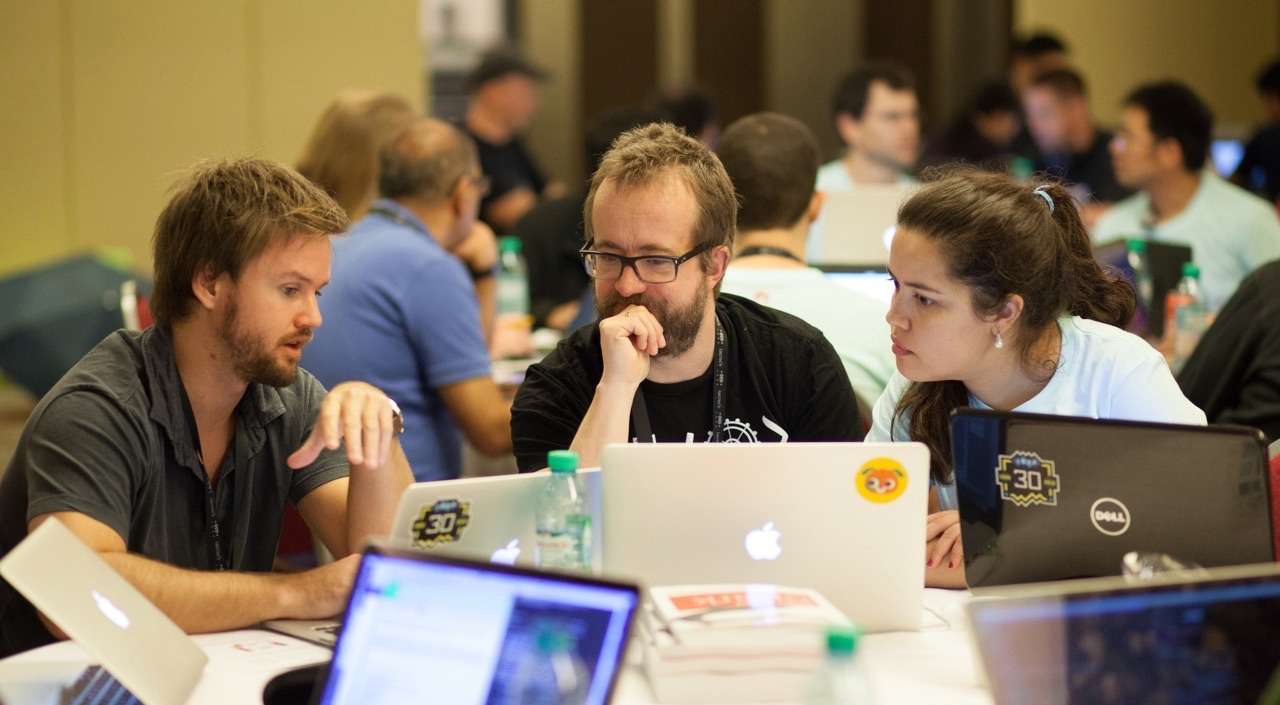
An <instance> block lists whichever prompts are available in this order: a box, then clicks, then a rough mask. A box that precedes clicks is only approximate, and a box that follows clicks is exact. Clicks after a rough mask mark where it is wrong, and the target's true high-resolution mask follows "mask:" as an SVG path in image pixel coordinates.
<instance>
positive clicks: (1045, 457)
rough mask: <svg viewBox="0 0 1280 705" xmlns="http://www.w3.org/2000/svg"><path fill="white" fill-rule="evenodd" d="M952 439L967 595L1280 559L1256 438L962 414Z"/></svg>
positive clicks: (1206, 429)
mask: <svg viewBox="0 0 1280 705" xmlns="http://www.w3.org/2000/svg"><path fill="white" fill-rule="evenodd" d="M951 442H952V446H951V447H952V452H953V454H954V455H953V458H954V461H955V462H954V472H955V481H956V491H957V496H958V498H959V503H960V521H961V536H962V541H963V543H964V554H965V556H964V558H965V577H966V579H967V580H968V583H969V587H970V588H975V589H981V588H983V587H988V586H1000V585H1012V584H1016V583H1030V582H1041V581H1051V580H1066V579H1071V578H1085V577H1102V576H1108V575H1119V574H1120V573H1121V570H1122V569H1121V565H1122V560H1123V557H1124V555H1125V554H1126V553H1128V552H1130V551H1144V552H1156V553H1163V554H1167V555H1169V556H1172V557H1173V558H1175V559H1177V560H1178V561H1181V562H1184V563H1186V562H1190V563H1195V564H1199V565H1201V566H1204V567H1212V566H1228V565H1240V564H1246V563H1261V562H1266V561H1270V560H1272V559H1273V557H1274V555H1273V551H1272V541H1271V509H1270V501H1271V499H1270V485H1269V482H1268V473H1267V448H1266V443H1265V438H1264V437H1263V435H1262V433H1261V432H1259V431H1257V430H1256V429H1249V428H1243V427H1228V426H1177V425H1172V424H1155V423H1139V422H1132V421H1100V420H1096V419H1085V418H1074V417H1066V416H1046V415H1040V414H1020V413H1009V412H998V411H985V410H977V409H959V410H957V411H955V412H954V413H953V414H952V417H951Z"/></svg>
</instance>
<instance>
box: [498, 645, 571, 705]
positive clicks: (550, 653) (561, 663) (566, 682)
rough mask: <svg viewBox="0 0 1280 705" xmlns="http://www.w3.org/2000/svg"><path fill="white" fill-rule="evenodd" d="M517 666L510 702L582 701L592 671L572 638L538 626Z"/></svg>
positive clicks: (566, 704)
mask: <svg viewBox="0 0 1280 705" xmlns="http://www.w3.org/2000/svg"><path fill="white" fill-rule="evenodd" d="M532 646H533V649H531V650H529V651H528V652H526V654H525V655H524V658H522V659H521V660H520V662H519V666H517V667H516V672H515V674H514V677H513V678H512V683H511V689H510V691H508V693H507V696H508V698H507V701H508V702H509V703H511V704H512V705H581V704H582V703H584V702H586V699H587V693H588V691H589V690H590V685H591V674H590V673H589V672H588V671H587V667H586V665H585V664H583V662H582V659H581V658H579V657H578V653H577V651H576V649H575V648H574V642H573V638H572V637H571V636H570V635H569V634H567V633H565V632H563V631H559V630H555V629H541V630H539V631H538V632H537V633H536V635H535V637H534V643H533V644H532Z"/></svg>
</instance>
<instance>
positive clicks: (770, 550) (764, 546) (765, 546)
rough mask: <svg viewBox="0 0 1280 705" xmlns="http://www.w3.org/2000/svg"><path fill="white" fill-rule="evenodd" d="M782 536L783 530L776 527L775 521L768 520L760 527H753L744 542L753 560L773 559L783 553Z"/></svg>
mask: <svg viewBox="0 0 1280 705" xmlns="http://www.w3.org/2000/svg"><path fill="white" fill-rule="evenodd" d="M781 538H782V532H781V531H778V529H777V528H776V527H774V525H773V522H771V521H770V522H766V523H765V525H764V526H762V527H760V528H759V529H752V530H751V531H750V532H749V533H748V534H747V538H746V541H745V542H744V543H745V545H746V548H747V555H748V556H750V557H751V560H753V561H772V560H776V559H777V558H778V556H781V555H782V546H781V545H779V543H778V542H779V540H781Z"/></svg>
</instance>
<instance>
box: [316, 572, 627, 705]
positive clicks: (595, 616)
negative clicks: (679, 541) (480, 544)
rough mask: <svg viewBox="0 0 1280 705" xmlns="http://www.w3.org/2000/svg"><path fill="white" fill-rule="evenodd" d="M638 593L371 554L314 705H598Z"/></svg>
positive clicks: (595, 584) (604, 697)
mask: <svg viewBox="0 0 1280 705" xmlns="http://www.w3.org/2000/svg"><path fill="white" fill-rule="evenodd" d="M637 601H638V597H637V592H636V589H635V588H634V587H630V586H624V585H614V584H609V583H598V582H593V581H589V580H576V579H573V578H567V577H561V576H552V575H542V574H537V573H534V572H532V571H521V570H515V569H508V568H496V567H489V566H486V565H481V564H471V563H461V562H453V561H439V560H436V559H426V558H418V557H411V556H400V555H393V554H384V553H380V552H370V553H366V554H365V557H364V560H363V562H362V563H361V565H360V572H359V574H358V575H357V577H356V583H355V586H354V587H353V588H352V598H351V602H350V604H349V605H348V607H347V614H346V617H345V618H344V622H343V629H342V633H341V634H340V635H339V638H338V643H337V645H336V646H335V648H334V653H333V662H332V664H331V665H330V670H329V676H328V680H327V682H326V683H325V687H324V692H323V695H322V697H321V699H320V701H319V702H320V703H324V704H326V705H351V704H354V703H361V704H362V705H363V704H379V703H394V704H395V705H403V704H404V703H413V702H439V703H456V704H457V705H468V704H475V705H481V704H484V705H503V704H505V703H517V702H530V701H533V700H534V699H535V697H536V695H537V694H542V695H546V694H547V693H548V692H550V693H555V694H557V696H558V697H556V698H555V700H556V701H557V702H569V701H574V702H582V703H596V704H603V703H605V702H606V700H607V698H608V696H609V691H610V688H611V687H612V684H613V680H614V677H615V676H616V674H617V672H618V669H619V666H620V661H621V657H622V653H623V650H624V647H625V645H626V638H627V632H628V628H629V625H630V623H631V617H632V613H633V612H634V610H635V608H636V604H637ZM561 694H563V695H561Z"/></svg>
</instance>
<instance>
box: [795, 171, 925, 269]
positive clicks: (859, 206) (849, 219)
mask: <svg viewBox="0 0 1280 705" xmlns="http://www.w3.org/2000/svg"><path fill="white" fill-rule="evenodd" d="M917 188H919V187H918V186H915V185H907V184H860V185H858V186H857V187H855V188H854V190H852V191H848V192H831V193H828V194H827V198H826V201H825V202H824V204H823V206H822V218H821V220H819V221H818V222H819V224H818V225H817V228H818V229H819V230H820V232H819V233H815V239H816V240H817V241H818V242H816V243H815V244H816V245H817V248H816V251H814V252H813V253H811V254H810V255H809V260H810V261H811V262H814V263H820V264H846V265H852V264H856V265H879V266H884V265H886V264H888V263H889V243H890V242H892V240H893V232H894V226H895V225H896V224H897V222H898V208H899V207H900V206H901V205H902V204H903V202H905V201H906V200H907V198H909V197H910V196H911V194H912V193H914V192H915V190H916V189H917Z"/></svg>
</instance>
